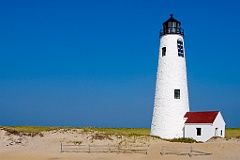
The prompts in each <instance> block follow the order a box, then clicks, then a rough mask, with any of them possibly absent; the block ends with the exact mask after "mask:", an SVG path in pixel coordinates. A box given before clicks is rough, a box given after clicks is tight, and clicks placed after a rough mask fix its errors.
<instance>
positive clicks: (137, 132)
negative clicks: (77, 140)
mask: <svg viewBox="0 0 240 160" xmlns="http://www.w3.org/2000/svg"><path fill="white" fill-rule="evenodd" d="M84 131H85V132H91V131H98V132H101V133H104V134H107V135H123V136H128V137H131V136H149V135H150V129H149V128H84Z"/></svg>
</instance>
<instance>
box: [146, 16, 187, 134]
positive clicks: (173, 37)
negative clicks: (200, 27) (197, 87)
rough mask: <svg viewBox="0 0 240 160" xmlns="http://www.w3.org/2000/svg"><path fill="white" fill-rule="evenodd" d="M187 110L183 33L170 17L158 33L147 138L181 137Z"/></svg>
mask: <svg viewBox="0 0 240 160" xmlns="http://www.w3.org/2000/svg"><path fill="white" fill-rule="evenodd" d="M188 111H189V101H188V85H187V71H186V53H185V49H184V30H183V29H182V28H181V23H180V22H179V21H177V20H176V19H175V18H173V15H172V14H171V15H170V18H169V19H168V20H167V21H166V22H164V23H163V29H161V30H160V47H159V59H158V69H157V78H156V89H155V99H154V109H153V117H152V124H151V133H150V134H151V135H152V136H159V137H161V138H167V139H170V138H179V137H183V135H184V133H183V132H184V122H185V121H184V115H185V114H186V112H188Z"/></svg>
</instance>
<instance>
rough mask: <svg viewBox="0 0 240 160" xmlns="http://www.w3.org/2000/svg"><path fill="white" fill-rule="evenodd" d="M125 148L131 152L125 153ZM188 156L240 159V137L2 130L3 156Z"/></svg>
mask: <svg viewBox="0 0 240 160" xmlns="http://www.w3.org/2000/svg"><path fill="white" fill-rule="evenodd" d="M61 143H62V144H63V145H74V144H77V145H79V144H81V145H85V147H86V148H87V147H88V145H89V144H90V145H91V146H93V147H94V146H98V148H97V149H99V150H100V151H99V152H94V151H93V152H90V153H88V152H72V151H74V150H72V151H71V148H70V150H69V152H65V151H64V150H67V149H69V148H68V147H66V148H63V151H64V152H61ZM100 145H101V146H102V147H100ZM106 146H118V147H119V148H121V150H120V151H121V152H110V151H109V150H108V149H105V148H104V147H106ZM163 146H164V147H163ZM119 148H118V149H119ZM129 148H130V149H133V148H134V149H136V150H137V149H140V151H139V152H137V153H135V150H133V151H131V150H127V149H129ZM77 149H78V148H77ZM91 149H93V150H94V149H96V148H91ZM115 149H116V148H115ZM124 149H126V151H127V152H128V151H129V152H128V153H123V152H124ZM144 149H146V151H147V154H146V152H145V151H144ZM191 149H192V152H191ZM77 151H83V150H77ZM102 151H105V152H102ZM195 151H196V152H195ZM160 152H161V153H163V154H160ZM168 153H172V154H168ZM208 153H209V154H208ZM177 154H178V155H177ZM191 155H192V156H191ZM188 158H190V159H193V160H195V159H198V160H209V159H211V160H215V159H216V160H239V159H240V139H228V140H227V139H219V138H217V139H211V140H209V141H208V142H206V143H193V144H186V143H173V142H168V141H164V140H161V139H157V138H154V137H146V136H145V137H144V136H137V137H124V136H116V135H109V136H108V135H104V134H101V133H98V132H94V131H92V132H84V131H83V130H82V129H59V130H54V131H48V132H41V133H39V134H24V133H9V132H7V131H6V130H4V129H3V128H1V130H0V159H1V160H27V159H31V160H54V159H60V160H77V159H78V160H79V159H86V160H99V159H100V160H101V159H102V160H113V159H114V160H123V159H126V160H156V159H163V160H170V159H171V160H172V159H177V160H185V159H188Z"/></svg>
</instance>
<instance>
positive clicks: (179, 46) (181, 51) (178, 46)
mask: <svg viewBox="0 0 240 160" xmlns="http://www.w3.org/2000/svg"><path fill="white" fill-rule="evenodd" d="M177 48H178V56H179V57H184V53H183V41H182V40H181V39H178V40H177Z"/></svg>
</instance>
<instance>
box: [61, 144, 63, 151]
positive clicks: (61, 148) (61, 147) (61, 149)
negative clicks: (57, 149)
mask: <svg viewBox="0 0 240 160" xmlns="http://www.w3.org/2000/svg"><path fill="white" fill-rule="evenodd" d="M62 152H63V149H62V143H61V153H62Z"/></svg>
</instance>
